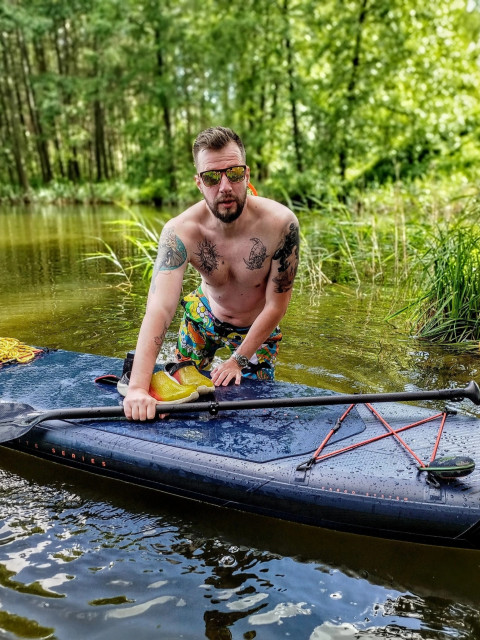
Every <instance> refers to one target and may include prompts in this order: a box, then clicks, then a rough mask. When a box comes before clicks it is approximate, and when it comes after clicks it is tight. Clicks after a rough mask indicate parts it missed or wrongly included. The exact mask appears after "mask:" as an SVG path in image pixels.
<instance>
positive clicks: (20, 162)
mask: <svg viewBox="0 0 480 640" xmlns="http://www.w3.org/2000/svg"><path fill="white" fill-rule="evenodd" d="M0 43H1V47H2V59H3V69H4V74H3V87H4V89H3V93H4V101H5V120H6V122H7V123H8V125H7V126H8V129H9V132H10V135H9V136H8V137H9V139H10V148H11V151H12V155H13V158H14V162H15V169H16V172H17V179H18V184H19V185H20V187H21V189H22V191H23V192H24V193H27V192H28V191H29V189H30V185H29V181H28V176H27V171H26V169H25V164H24V158H23V153H22V150H23V149H24V144H23V138H24V135H23V134H22V131H21V126H20V122H19V117H20V116H19V111H18V108H17V104H16V103H15V94H14V91H15V88H14V87H13V88H12V84H13V80H12V77H11V70H10V62H9V59H8V50H7V45H6V43H5V39H4V35H3V34H1V33H0Z"/></svg>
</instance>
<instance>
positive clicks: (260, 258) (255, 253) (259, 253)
mask: <svg viewBox="0 0 480 640" xmlns="http://www.w3.org/2000/svg"><path fill="white" fill-rule="evenodd" d="M250 242H253V246H252V248H251V249H250V255H249V256H248V260H245V258H244V259H243V261H244V262H245V264H246V265H247V269H250V271H254V270H255V269H261V268H262V266H263V263H264V262H265V260H266V259H267V258H268V255H267V247H266V246H265V245H264V244H263V242H262V241H261V240H260V238H250Z"/></svg>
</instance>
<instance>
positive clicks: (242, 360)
mask: <svg viewBox="0 0 480 640" xmlns="http://www.w3.org/2000/svg"><path fill="white" fill-rule="evenodd" d="M233 357H234V358H235V360H236V361H237V363H238V366H239V367H241V368H242V369H244V368H245V367H246V366H247V365H248V358H247V357H246V356H241V355H240V354H239V353H234V354H233Z"/></svg>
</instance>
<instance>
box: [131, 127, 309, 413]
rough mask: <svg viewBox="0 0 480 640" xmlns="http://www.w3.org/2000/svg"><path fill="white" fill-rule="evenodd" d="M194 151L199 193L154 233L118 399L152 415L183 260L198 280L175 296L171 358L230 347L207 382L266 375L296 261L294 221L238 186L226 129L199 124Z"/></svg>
mask: <svg viewBox="0 0 480 640" xmlns="http://www.w3.org/2000/svg"><path fill="white" fill-rule="evenodd" d="M193 157H194V163H195V167H196V169H197V174H196V176H195V182H196V184H197V187H198V189H199V190H200V192H201V194H202V195H203V200H201V201H200V202H197V203H196V204H194V205H193V206H192V207H190V208H189V209H187V210H186V211H184V212H183V213H181V214H180V215H178V216H177V217H175V218H173V219H171V220H169V222H167V224H165V226H164V228H163V230H162V233H161V236H160V240H159V246H158V255H157V259H156V262H155V267H154V271H153V276H152V282H151V286H150V292H149V295H148V301H147V308H146V312H145V316H144V319H143V322H142V326H141V329H140V334H139V337H138V342H137V347H136V352H135V359H134V364H133V369H132V372H131V377H130V383H129V387H128V392H127V395H126V398H125V400H124V408H125V415H126V416H127V418H130V419H133V420H145V419H152V418H154V417H155V404H156V401H155V399H154V398H152V397H151V396H150V395H149V394H148V389H149V384H150V380H151V376H152V371H153V368H154V366H155V361H156V358H157V356H158V354H159V351H160V348H161V346H162V343H163V341H164V338H165V335H166V332H167V329H168V327H169V326H170V323H171V321H172V318H173V316H174V314H175V311H176V308H177V303H178V300H179V297H180V294H181V290H182V283H183V276H184V273H185V269H186V267H187V265H188V264H191V265H192V266H193V267H194V268H195V269H196V270H197V271H198V272H199V273H200V275H201V285H200V287H199V288H198V289H197V290H196V291H195V292H193V293H192V294H190V295H189V296H186V298H185V299H184V301H183V302H182V304H183V306H184V309H185V313H184V318H183V321H182V325H181V327H180V331H179V338H178V344H177V352H176V354H177V359H178V360H180V361H181V360H193V362H194V363H195V364H196V365H197V366H198V368H200V369H202V368H206V367H208V366H209V365H210V364H211V361H212V358H213V355H214V353H215V351H216V349H218V348H220V347H222V346H227V347H228V348H229V349H230V352H233V353H232V355H231V356H230V357H229V358H228V359H226V360H224V361H223V362H222V363H221V364H219V365H218V366H216V367H215V368H214V369H213V370H212V372H211V379H212V381H213V383H214V384H215V385H216V386H219V385H228V384H229V383H231V382H235V383H236V384H240V380H241V377H242V375H244V376H247V377H254V378H270V379H271V378H273V372H274V365H275V360H276V356H277V352H278V343H279V341H280V339H281V333H280V330H279V328H278V323H279V322H280V320H281V319H282V318H283V316H284V315H285V312H286V310H287V306H288V303H289V301H290V297H291V293H292V287H293V281H294V278H295V273H296V270H297V266H298V245H299V234H298V221H297V219H296V217H295V215H294V214H293V213H292V211H290V210H289V209H288V208H287V207H285V206H283V205H281V204H279V203H277V202H274V201H273V200H269V199H267V198H262V197H258V196H250V195H247V188H248V183H249V178H250V169H249V167H248V166H247V165H246V156H245V149H244V146H243V143H242V141H241V139H240V138H239V137H238V136H237V134H236V133H234V132H233V131H232V130H230V129H227V128H224V127H214V128H211V129H207V130H205V131H203V132H202V133H200V134H199V136H198V137H197V139H196V140H195V143H194V145H193Z"/></svg>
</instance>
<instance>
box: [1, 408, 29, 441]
mask: <svg viewBox="0 0 480 640" xmlns="http://www.w3.org/2000/svg"><path fill="white" fill-rule="evenodd" d="M32 413H36V412H35V409H34V408H33V407H31V406H30V405H29V404H18V403H17V402H0V442H8V441H9V440H14V439H15V438H19V437H20V436H21V435H23V434H24V433H26V432H27V431H29V430H30V429H31V425H30V424H29V423H28V421H27V418H28V417H29V416H31V414H32Z"/></svg>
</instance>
